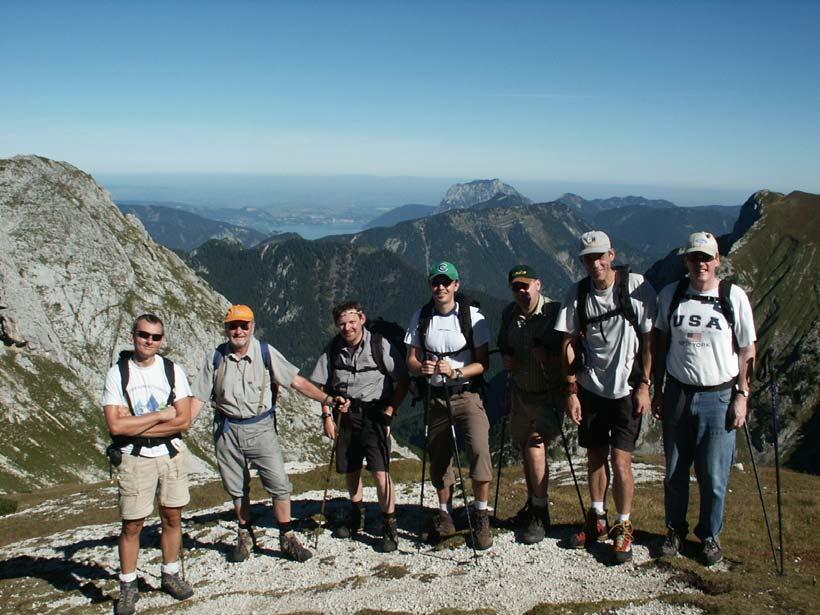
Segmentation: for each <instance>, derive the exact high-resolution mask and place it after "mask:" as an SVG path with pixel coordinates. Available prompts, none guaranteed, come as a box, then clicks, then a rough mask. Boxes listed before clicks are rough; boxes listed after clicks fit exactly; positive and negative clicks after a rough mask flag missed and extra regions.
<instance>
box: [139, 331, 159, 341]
mask: <svg viewBox="0 0 820 615" xmlns="http://www.w3.org/2000/svg"><path fill="white" fill-rule="evenodd" d="M136 335H137V337H139V338H142V339H144V340H154V341H155V342H161V341H162V338H163V336H164V334H163V333H148V331H137V333H136Z"/></svg>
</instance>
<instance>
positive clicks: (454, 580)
mask: <svg viewBox="0 0 820 615" xmlns="http://www.w3.org/2000/svg"><path fill="white" fill-rule="evenodd" d="M397 492H398V493H397V495H398V500H399V503H400V504H417V503H418V488H417V486H416V487H410V486H400V487H399V488H398V489H397ZM428 494H429V497H428V498H425V499H426V502H425V504H427V505H429V506H432V505H433V504H434V494H433V493H432V489H430V490H427V491H426V492H425V495H426V496H427V495H428ZM331 496H332V497H337V498H342V497H344V494H341V493H333V494H331ZM321 497H322V493H321V492H309V493H304V494H302V495H300V496H298V497H297V498H295V499H294V510H295V512H296V515H295V516H297V517H298V516H299V515H300V509H301V510H302V512H304V510H307V509H308V508H307V507H308V506H309V507H310V508H309V509H310V510H311V511H312V510H315V506H316V504H315V503H316V501H317V500H320V499H321ZM365 498H366V500H368V501H370V502H373V501H374V500H375V492H374V491H373V490H372V489H369V490H366V493H365ZM308 502H310V504H308ZM344 506H345V504H344V503H343V502H342V500H341V499H337V500H335V501H333V502H331V506H330V507H329V516H333V513H336V514H339V513H340V510H341V509H343V507H344ZM255 508H256V510H257V511H261V512H262V513H263V514H262V515H261V518H260V519H259V520H258V530H257V539H258V543H259V544H258V547H259V548H258V549H257V552H256V553H254V554H253V555H252V556H251V558H250V559H249V560H248V561H246V562H243V563H240V564H231V563H228V562H226V560H225V553H226V551H227V549H228V548H229V547H230V546H231V545H232V544H233V540H234V536H235V534H234V532H235V524H234V523H233V522H232V521H231V520H230V519H229V515H227V514H225V513H226V511H227V509H228V506H227V504H226V505H223V506H220V507H218V508H213V509H208V510H200V511H186V513H185V517H186V532H187V534H188V540H187V543H186V544H188V546H189V549H190V551H189V553H188V556H187V559H186V575H187V578H188V580H189V581H191V582H192V583H193V585H194V587H195V590H196V593H195V595H194V597H193V598H191V599H190V600H188V601H186V602H184V603H178V604H175V603H174V600H173V599H172V598H170V597H169V596H166V595H164V594H162V593H160V592H158V591H144V592H143V593H142V595H141V599H140V602H139V605H138V612H143V611H149V612H151V610H150V609H151V607H154V608H156V609H159V610H163V607H167V606H170V605H172V604H173V605H174V606H175V607H176V608H175V609H174V612H175V613H208V614H209V615H217V614H222V613H225V614H228V613H288V612H294V611H309V612H322V613H354V612H356V611H358V610H360V609H364V608H369V609H377V610H385V611H407V612H412V613H428V612H431V611H435V610H437V609H441V608H444V607H450V608H458V609H465V610H466V609H478V608H489V609H493V610H495V611H496V612H498V613H521V612H524V611H526V610H527V609H529V608H531V607H533V606H535V605H537V604H539V603H544V602H549V603H562V602H577V601H585V602H594V601H597V600H625V601H634V602H635V603H636V604H635V605H629V606H624V607H622V608H620V609H618V610H617V612H618V613H623V614H624V615H638V614H644V613H669V614H675V615H678V614H681V615H683V614H686V615H688V614H690V613H698V612H700V611H699V610H697V609H693V608H691V607H685V606H672V605H667V604H665V603H663V602H660V601H658V600H657V598H658V597H660V596H663V595H664V594H671V593H682V592H683V593H687V592H694V591H695V590H694V589H692V588H691V587H688V586H686V585H684V584H683V583H682V582H679V581H677V580H675V579H674V578H673V577H672V575H670V573H668V572H665V571H663V570H661V569H659V568H657V567H655V566H653V565H651V563H649V562H650V558H649V553H648V550H647V547H645V546H643V545H635V546H634V549H633V551H634V559H633V562H632V563H629V564H625V565H622V566H610V565H608V564H607V561H608V555H609V549H608V548H607V545H598V546H596V548H595V549H594V550H592V551H591V552H587V551H570V550H567V549H563V548H560V547H559V546H558V545H559V541H560V540H561V539H563V538H566V535H567V533H568V532H569V531H570V530H569V529H566V528H562V529H561V530H560V531H557V532H552V533H550V535H549V536H548V537H547V539H546V540H544V541H543V542H542V543H540V544H538V545H533V546H526V545H523V544H519V543H516V542H515V540H514V535H513V534H512V533H511V532H506V531H501V532H499V533H497V534H496V537H495V545H494V546H493V547H492V549H490V550H489V551H485V552H483V553H481V554H480V556H479V558H478V561H477V562H475V561H473V560H472V559H471V556H472V551H471V550H470V549H468V548H467V547H464V546H462V547H459V548H455V549H445V550H440V551H436V550H433V549H432V548H431V547H430V546H427V545H425V546H423V547H422V548H421V550H417V545H416V543H415V542H414V540H413V533H414V532H415V531H416V530H417V529H419V527H420V524H421V523H422V515H420V514H418V510H417V508H416V507H411V508H406V507H405V508H402V509H401V511H402V512H401V513H400V517H399V519H400V537H401V543H400V550H399V551H398V552H396V553H392V554H382V553H378V552H377V551H375V549H374V546H375V545H377V544H378V542H379V540H378V537H377V536H378V533H379V531H380V527H379V525H380V524H379V518H378V513H377V511H376V507H375V505H374V506H371V507H370V509H369V515H368V525H367V527H366V532H365V533H364V534H363V535H362V536H361V537H359V538H358V539H356V540H338V539H334V538H332V537H331V536H330V534H329V533H327V532H325V533H322V534H320V536H319V545H318V549H317V550H316V551H315V555H314V557H313V559H311V560H310V561H309V562H307V563H303V564H299V563H296V562H292V561H289V560H286V559H283V558H282V557H280V553H279V550H278V530H277V529H276V528H275V527H274V525H275V524H274V523H273V521H272V517H271V513H270V504H269V502H265V501H263V502H259V503H257V506H256V507H255ZM118 531H119V528H118V524H107V525H100V526H86V527H83V528H79V529H76V530H72V531H68V532H62V533H59V534H55V535H52V536H47V537H41V538H37V539H33V540H29V541H25V542H20V543H15V544H12V545H10V546H8V547H7V548H6V549H4V554H3V559H4V560H9V559H12V558H20V559H19V560H17V561H20V562H21V566H22V568H21V574H20V577H21V579H22V578H23V577H26V576H33V577H37V576H43V577H44V578H45V576H46V575H42V574H39V573H37V572H33V571H41V570H48V568H49V566H51V567H55V566H56V567H60V566H62V567H63V569H65V567H66V565H68V566H69V568H70V567H71V566H75V567H76V572H72V573H71V575H72V576H73V578H74V579H76V584H77V587H78V588H81V589H83V591H81V592H79V593H78V592H70V593H69V592H66V591H64V589H65V588H64V587H57V584H55V587H54V588H53V591H48V592H46V593H44V595H43V598H42V601H41V602H40V601H38V602H36V603H35V604H32V606H33V607H34V608H36V610H37V611H38V612H41V613H58V612H63V611H65V610H66V609H68V608H70V607H74V608H78V607H79V608H81V609H82V610H83V612H85V611H86V610H87V611H88V612H99V613H103V612H110V609H111V604H112V603H111V602H110V601H104V602H102V603H99V604H92V603H91V602H92V601H91V600H90V599H89V597H88V596H89V595H91V594H94V593H95V592H96V594H97V595H98V596H99V595H110V596H113V595H115V594H116V590H117V581H116V572H117V555H116V549H115V546H114V537H115V536H116V534H117V533H118ZM371 532H373V534H371ZM146 534H147V535H145V538H144V540H143V544H144V549H143V552H142V555H141V559H140V568H139V572H140V576H141V577H142V578H143V579H144V581H145V583H146V584H147V586H148V587H158V586H159V561H160V554H159V551H158V549H157V548H156V547H157V545H156V542H157V541H156V529H155V526H153V527H150V528H148V529H147V531H146ZM374 534H375V535H374ZM303 539H304V542H309V543H310V544H309V546H310V547H311V548H312V547H313V545H312V542H313V537H312V536H308V535H303ZM29 562H31V564H29ZM28 566H31V568H32V571H28V572H27V570H26V568H27V567H28ZM6 578H8V575H7V576H6ZM22 582H23V581H22V580H21V583H22ZM22 589H23V586H22V585H21V590H22ZM40 589H42V588H40ZM146 589H147V588H146ZM92 590H93V591H92ZM157 612H159V611H157Z"/></svg>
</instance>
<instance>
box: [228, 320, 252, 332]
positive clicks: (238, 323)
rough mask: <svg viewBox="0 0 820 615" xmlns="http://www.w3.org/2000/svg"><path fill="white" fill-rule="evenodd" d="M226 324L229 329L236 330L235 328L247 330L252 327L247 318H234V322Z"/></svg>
mask: <svg viewBox="0 0 820 615" xmlns="http://www.w3.org/2000/svg"><path fill="white" fill-rule="evenodd" d="M225 326H226V327H227V328H228V331H234V330H235V329H242V330H243V331H247V330H248V329H250V328H251V323H249V322H247V321H245V320H234V321H233V322H229V323H228V324H227V325H225Z"/></svg>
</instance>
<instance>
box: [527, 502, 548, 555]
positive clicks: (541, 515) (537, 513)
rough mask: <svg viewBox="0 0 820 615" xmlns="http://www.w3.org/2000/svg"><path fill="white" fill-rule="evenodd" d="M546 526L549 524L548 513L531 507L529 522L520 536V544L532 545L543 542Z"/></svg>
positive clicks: (536, 507) (545, 510) (544, 509)
mask: <svg viewBox="0 0 820 615" xmlns="http://www.w3.org/2000/svg"><path fill="white" fill-rule="evenodd" d="M547 524H549V512H548V511H547V509H546V508H539V507H538V506H533V507H532V508H531V509H530V514H529V522H528V523H527V527H526V528H524V532H523V533H522V534H521V542H523V543H524V544H525V545H534V544H536V543H539V542H541V541H542V540H544V536H546V535H547V527H546V526H547Z"/></svg>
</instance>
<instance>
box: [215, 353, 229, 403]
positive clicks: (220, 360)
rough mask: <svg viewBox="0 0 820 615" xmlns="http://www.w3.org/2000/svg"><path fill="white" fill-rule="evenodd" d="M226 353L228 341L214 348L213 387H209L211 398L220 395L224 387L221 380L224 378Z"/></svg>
mask: <svg viewBox="0 0 820 615" xmlns="http://www.w3.org/2000/svg"><path fill="white" fill-rule="evenodd" d="M227 354H228V343H227V342H223V343H221V344H220V345H219V346H217V347H216V348H215V349H214V356H213V360H212V364H213V368H214V369H213V373H214V378H213V388H212V389H211V399H213V400H216V399H217V398H218V397H221V396H222V393H224V389H223V388H222V381H223V380H224V379H225V369H226V368H225V366H224V364H225V357H226V356H227Z"/></svg>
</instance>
